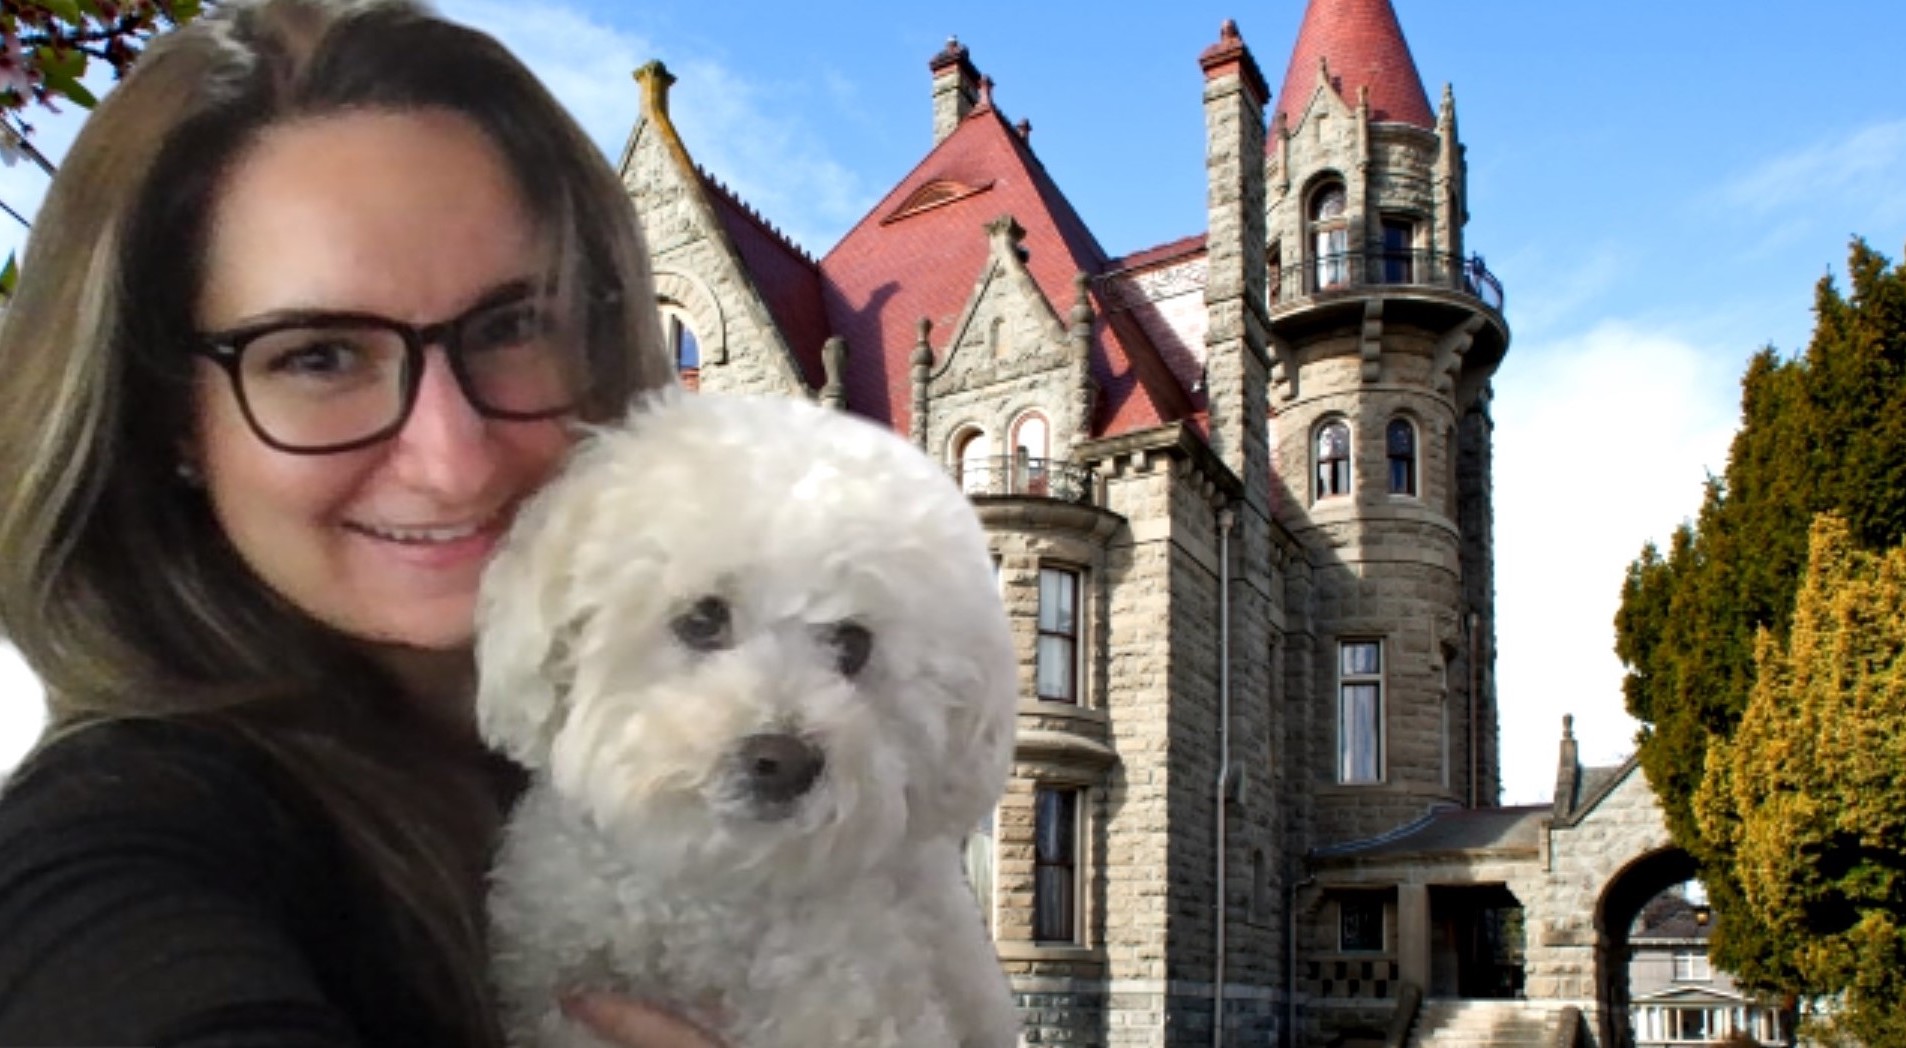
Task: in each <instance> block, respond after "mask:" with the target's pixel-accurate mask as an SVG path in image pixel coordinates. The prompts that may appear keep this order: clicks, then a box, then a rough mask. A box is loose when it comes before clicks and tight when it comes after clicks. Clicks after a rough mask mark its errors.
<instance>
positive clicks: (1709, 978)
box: [1672, 949, 1714, 983]
mask: <svg viewBox="0 0 1906 1048" xmlns="http://www.w3.org/2000/svg"><path fill="white" fill-rule="evenodd" d="M1684 961H1685V962H1687V963H1686V965H1685V968H1684V966H1683V963H1682V962H1684ZM1672 963H1673V965H1674V981H1675V982H1678V983H1711V982H1713V981H1714V965H1713V961H1712V959H1710V958H1709V957H1708V955H1707V951H1706V950H1694V949H1677V950H1675V951H1674V954H1673V959H1672ZM1684 971H1685V974H1684Z"/></svg>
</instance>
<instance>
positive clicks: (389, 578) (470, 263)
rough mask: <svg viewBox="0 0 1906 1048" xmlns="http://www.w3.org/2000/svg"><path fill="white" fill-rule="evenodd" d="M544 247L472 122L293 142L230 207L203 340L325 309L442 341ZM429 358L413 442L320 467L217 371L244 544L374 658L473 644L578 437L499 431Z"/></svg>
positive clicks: (213, 447) (198, 458) (342, 456)
mask: <svg viewBox="0 0 1906 1048" xmlns="http://www.w3.org/2000/svg"><path fill="white" fill-rule="evenodd" d="M535 232H536V231H535V229H534V227H533V225H532V222H531V218H530V216H529V214H528V209H527V208H526V206H525V204H524V201H523V200H522V198H521V194H520V193H519V192H518V190H517V188H516V185H515V183H514V181H513V179H512V178H511V176H510V173H509V171H508V170H507V168H506V167H505V164H504V160H503V157H502V156H501V155H500V153H499V152H498V151H497V149H496V147H495V146H494V145H492V144H491V142H490V141H489V139H488V138H487V137H485V135H484V134H483V132H482V131H480V130H479V129H478V128H477V126H476V125H475V124H474V123H472V122H470V121H469V120H468V119H467V118H464V117H461V116H458V115H454V114H451V113H447V112H440V111H422V112H408V113H397V112H355V113H344V114H338V115H332V116H326V117H320V118H313V119H309V120H304V121H299V122H294V123H289V124H285V125H281V126H279V127H276V128H274V129H272V130H269V131H267V132H266V133H265V134H264V135H263V136H262V137H261V138H260V139H259V140H258V141H257V142H256V143H254V144H253V145H252V146H251V147H250V148H249V149H248V150H247V151H245V152H244V153H243V154H241V155H240V157H239V158H238V160H237V162H236V163H235V165H234V166H233V168H232V169H231V171H230V172H229V173H228V174H227V175H226V177H225V179H224V181H223V183H222V185H221V187H220V191H219V193H218V195H217V197H216V199H215V203H214V205H213V209H212V215H211V228H210V237H209V242H208V249H207V258H206V270H205V283H204V286H203V287H202V289H201V291H200V295H199V300H198V303H197V322H198V326H199V329H200V330H201V331H229V330H232V329H234V328H237V327H241V326H245V325H249V324H252V323H256V322H259V321H269V320H272V319H277V318H278V317H280V316H282V315H283V314H285V313H287V312H290V311H307V310H316V311H349V312H357V313H370V314H376V315H378V316H381V317H386V318H389V319H391V320H396V321H402V322H405V323H408V324H413V325H419V326H422V325H428V324H435V323H438V322H440V321H444V320H448V319H451V318H454V317H458V316H460V315H462V314H464V313H465V312H466V311H468V310H469V309H471V307H472V306H475V305H477V304H479V303H481V302H483V301H484V300H485V298H486V296H493V295H495V294H496V293H497V292H498V291H499V289H505V288H507V287H509V286H511V285H517V284H521V283H523V282H525V281H531V280H532V279H533V278H535V277H536V276H537V275H538V274H539V273H540V272H542V270H543V267H542V266H541V264H540V263H541V257H540V256H539V254H538V251H537V246H536V237H535ZM253 352H255V349H248V350H247V353H248V354H250V353H253ZM424 359H425V364H424V369H423V373H422V378H421V380H420V384H419V388H418V391H417V396H416V401H415V404H414V407H413V408H412V410H411V413H410V415H409V418H408V419H407V421H406V422H405V423H404V425H403V427H402V428H401V429H400V430H398V431H397V432H396V433H395V434H393V435H392V436H391V437H390V438H389V439H387V440H384V441H381V442H378V443H375V444H372V445H370V446H368V447H363V448H358V449H356V450H351V451H344V452H336V453H331V454H319V455H303V454H293V453H289V452H285V451H280V450H276V449H274V448H272V447H271V446H269V445H267V444H266V443H264V442H263V441H262V440H261V439H260V438H259V437H258V436H257V435H256V434H255V433H254V432H253V430H252V429H251V427H250V425H249V424H248V423H247V422H246V419H245V417H244V415H243V413H242V411H241V408H240V405H239V402H238V399H237V397H236V395H235V393H234V391H233V388H232V383H231V381H230V379H229V377H228V376H227V374H226V373H225V372H224V371H222V370H220V369H219V368H218V367H217V366H216V365H214V364H212V363H211V362H210V361H203V362H201V365H200V375H199V382H198V387H197V394H196V398H197V401H196V417H197V432H196V434H195V438H196V439H195V442H194V444H193V446H192V447H191V448H189V449H188V450H187V454H188V456H189V457H190V458H191V459H192V460H193V461H194V462H195V464H196V465H197V467H198V468H199V470H200V471H201V472H202V474H203V476H204V482H205V489H206V493H207V495H208V496H209V497H210V499H211V503H212V507H213V510H214V512H215V513H216V515H217V517H218V520H219V522H220V524H221V525H222V526H223V527H224V529H225V532H226V534H227V535H228V536H229V537H230V539H231V542H232V544H233V545H234V546H235V547H236V548H237V550H238V552H239V554H240V555H241V556H242V557H244V559H245V561H246V562H247V563H248V564H249V565H250V566H251V568H252V570H253V571H255V572H256V573H257V574H258V575H259V576H260V577H261V578H263V579H264V580H265V582H266V583H267V584H269V585H270V586H271V587H272V588H273V589H275V590H276V591H277V592H278V593H279V594H280V595H282V596H283V597H285V598H287V599H288V600H290V601H291V602H292V603H294V604H296V605H297V606H298V607H300V608H302V609H304V610H305V611H306V612H307V613H309V614H310V615H312V616H314V617H315V618H317V619H319V620H320V621H323V622H325V623H327V624H329V625H331V626H333V627H335V628H337V629H339V630H342V631H343V632H345V633H347V634H349V635H352V636H355V637H359V638H362V639H364V640H366V641H371V642H376V643H385V644H398V645H404V646H408V647H415V648H424V649H433V650H442V649H453V648H458V647H461V646H464V645H467V644H468V643H469V642H470V639H471V636H472V622H473V617H474V610H475V602H476V592H477V583H478V578H479V576H480V574H481V572H482V570H483V566H484V564H485V562H487V561H488V560H489V558H490V554H491V552H492V551H493V550H494V549H495V548H496V544H497V542H498V541H499V540H500V538H501V537H502V534H503V532H504V530H505V528H506V527H507V526H508V524H509V522H510V519H511V516H512V514H513V513H514V511H515V510H516V508H517V506H518V505H519V504H520V503H521V502H522V501H523V499H525V498H526V497H528V496H529V495H530V494H532V493H534V492H535V491H536V489H537V488H538V487H540V486H541V485H542V484H543V482H544V481H545V480H546V479H547V478H548V477H549V476H550V475H551V473H552V471H553V470H554V469H555V467H556V465H557V463H558V461H559V460H560V459H561V457H562V456H563V454H564V452H565V451H566V450H567V449H568V447H569V444H570V437H569V436H568V433H567V430H566V426H565V422H564V421H563V420H562V419H544V420H540V421H532V422H521V421H503V420H497V419H490V418H485V417H483V416H482V415H480V414H478V412H477V411H476V409H475V408H473V407H472V406H471V404H470V401H469V400H468V399H467V398H466V397H465V395H464V393H463V391H462V388H461V387H460V386H459V385H458V383H457V380H456V379H455V377H454V376H453V373H452V371H451V369H450V368H449V367H448V366H447V361H446V358H445V356H444V349H443V347H442V346H441V345H435V346H431V347H428V348H427V349H426V351H425V356H424ZM247 388H251V387H250V385H249V383H248V387H247Z"/></svg>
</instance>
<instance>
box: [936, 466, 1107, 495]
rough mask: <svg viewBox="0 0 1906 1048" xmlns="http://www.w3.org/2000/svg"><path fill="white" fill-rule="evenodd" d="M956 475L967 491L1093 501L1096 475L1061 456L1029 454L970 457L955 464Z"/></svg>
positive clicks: (974, 493)
mask: <svg viewBox="0 0 1906 1048" xmlns="http://www.w3.org/2000/svg"><path fill="white" fill-rule="evenodd" d="M953 479H954V480H957V481H959V483H960V489H961V490H962V491H965V492H966V493H967V494H968V495H1019V496H1024V497H1029V498H1041V499H1054V500H1056V501H1059V502H1074V503H1078V504H1080V505H1090V504H1091V503H1092V501H1093V495H1094V492H1095V490H1096V489H1097V476H1096V474H1094V473H1093V472H1092V471H1091V470H1089V469H1087V468H1085V467H1084V466H1080V465H1076V464H1074V463H1071V462H1066V461H1063V460H1061V459H1045V458H1032V457H1030V456H1026V455H1018V456H1006V455H1001V456H996V457H994V458H979V459H967V460H966V461H964V462H960V463H956V464H954V466H953Z"/></svg>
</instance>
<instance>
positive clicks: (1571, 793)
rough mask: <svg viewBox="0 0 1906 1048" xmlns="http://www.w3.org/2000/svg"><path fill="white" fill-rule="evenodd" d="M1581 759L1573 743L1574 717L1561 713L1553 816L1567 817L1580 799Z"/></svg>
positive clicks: (1579, 752)
mask: <svg viewBox="0 0 1906 1048" xmlns="http://www.w3.org/2000/svg"><path fill="white" fill-rule="evenodd" d="M1581 789H1582V759H1581V751H1580V748H1579V747H1577V745H1576V743H1575V717H1574V715H1572V714H1563V715H1562V751H1561V753H1560V754H1558V755H1557V759H1556V762H1555V818H1556V819H1557V820H1564V819H1568V818H1570V817H1571V816H1573V815H1574V814H1575V806H1576V804H1578V803H1580V801H1581V796H1580V794H1581Z"/></svg>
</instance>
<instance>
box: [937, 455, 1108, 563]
mask: <svg viewBox="0 0 1906 1048" xmlns="http://www.w3.org/2000/svg"><path fill="white" fill-rule="evenodd" d="M952 473H953V479H954V480H955V481H958V482H959V485H960V488H961V490H963V491H965V492H966V495H967V497H968V498H970V499H972V500H973V505H974V508H975V509H977V510H978V511H979V517H980V521H981V522H982V523H984V524H985V525H986V526H987V527H988V528H992V529H1008V530H1022V531H1023V530H1028V529H1031V530H1052V529H1056V530H1059V531H1064V532H1072V533H1076V534H1078V535H1081V536H1083V537H1088V538H1091V539H1094V540H1097V541H1101V542H1102V541H1104V539H1105V537H1106V536H1108V535H1110V534H1111V533H1112V532H1113V531H1114V530H1115V529H1116V528H1117V527H1118V525H1119V523H1120V522H1122V520H1123V519H1124V518H1122V517H1120V516H1119V515H1118V514H1116V513H1113V512H1112V511H1110V510H1108V509H1106V508H1105V487H1104V483H1103V481H1102V479H1101V478H1100V477H1099V475H1098V474H1097V473H1096V472H1094V471H1093V470H1092V469H1090V468H1088V467H1086V466H1081V465H1079V464H1078V463H1076V462H1069V461H1066V460H1064V459H1047V458H1032V457H1031V456H1028V455H1025V454H1020V455H1012V456H1006V455H1002V456H996V457H992V458H980V459H967V460H965V461H964V462H960V463H956V464H954V465H953V466H952Z"/></svg>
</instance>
